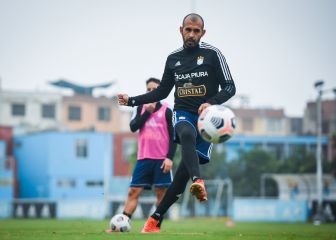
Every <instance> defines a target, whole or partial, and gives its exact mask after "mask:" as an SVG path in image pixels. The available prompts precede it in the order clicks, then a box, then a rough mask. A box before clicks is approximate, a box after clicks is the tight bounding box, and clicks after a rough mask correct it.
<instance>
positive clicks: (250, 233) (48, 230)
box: [0, 218, 336, 240]
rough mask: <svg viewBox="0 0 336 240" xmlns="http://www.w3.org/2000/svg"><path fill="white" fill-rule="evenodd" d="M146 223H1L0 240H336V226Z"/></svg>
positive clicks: (207, 221) (218, 220)
mask: <svg viewBox="0 0 336 240" xmlns="http://www.w3.org/2000/svg"><path fill="white" fill-rule="evenodd" d="M143 224H144V220H135V221H132V230H131V232H128V233H114V234H106V233H105V232H104V230H105V229H106V228H108V220H106V221H89V220H0V239H1V240H19V239H20V240H21V239H22V240H33V239H34V240H36V239H38V240H40V239H48V240H68V239H69V240H76V239H78V240H79V239H80V240H86V239H90V240H91V239H92V240H95V239H99V240H104V239H122V240H124V239H129V240H138V239H146V240H147V239H159V240H165V239H173V240H189V239H192V240H218V239H225V240H236V239H239V240H264V239H267V240H268V239H270V240H280V239H281V240H294V239H295V240H296V239H300V240H301V239H302V240H331V239H335V240H336V224H324V225H321V226H314V225H312V224H285V223H236V224H235V226H233V227H227V226H226V224H225V220H224V219H222V218H194V219H182V220H179V221H165V222H164V223H163V227H162V232H161V233H159V234H141V233H139V232H140V230H141V228H142V226H143Z"/></svg>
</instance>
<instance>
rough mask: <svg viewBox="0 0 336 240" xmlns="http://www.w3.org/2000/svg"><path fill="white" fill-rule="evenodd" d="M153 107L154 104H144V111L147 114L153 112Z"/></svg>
mask: <svg viewBox="0 0 336 240" xmlns="http://www.w3.org/2000/svg"><path fill="white" fill-rule="evenodd" d="M155 106H156V103H149V104H146V110H147V111H148V112H151V113H152V112H154V110H155Z"/></svg>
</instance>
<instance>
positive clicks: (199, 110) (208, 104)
mask: <svg viewBox="0 0 336 240" xmlns="http://www.w3.org/2000/svg"><path fill="white" fill-rule="evenodd" d="M209 106H211V104H210V103H203V104H202V105H201V106H200V107H199V108H198V114H201V112H202V111H203V110H204V109H206V108H207V107H209Z"/></svg>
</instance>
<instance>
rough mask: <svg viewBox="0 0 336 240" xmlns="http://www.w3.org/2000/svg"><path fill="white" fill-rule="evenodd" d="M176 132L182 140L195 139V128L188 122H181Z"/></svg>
mask: <svg viewBox="0 0 336 240" xmlns="http://www.w3.org/2000/svg"><path fill="white" fill-rule="evenodd" d="M177 133H178V135H179V137H180V139H181V140H182V141H192V140H194V139H196V136H195V130H194V129H193V127H192V126H191V125H190V124H188V123H187V124H184V123H181V124H180V126H178V129H177Z"/></svg>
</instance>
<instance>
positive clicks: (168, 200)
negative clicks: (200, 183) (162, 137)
mask: <svg viewBox="0 0 336 240" xmlns="http://www.w3.org/2000/svg"><path fill="white" fill-rule="evenodd" d="M188 180H189V174H188V172H187V169H186V168H185V167H184V164H183V162H181V163H180V165H179V167H178V169H177V170H176V173H175V176H174V180H173V182H172V184H171V185H170V186H169V188H168V190H167V192H166V194H165V195H164V196H163V199H162V201H161V202H160V204H159V206H158V207H157V209H156V210H155V212H154V213H153V214H152V215H151V216H150V217H149V218H148V220H147V222H146V223H145V226H144V228H143V229H142V231H141V232H142V233H147V232H155V229H156V228H157V226H158V224H159V222H160V221H161V220H162V218H163V215H164V214H165V213H166V212H167V210H168V209H169V207H170V206H171V205H173V203H174V202H176V201H177V200H178V199H179V197H180V196H181V195H182V193H183V192H184V190H185V188H186V185H187V183H188Z"/></svg>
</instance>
